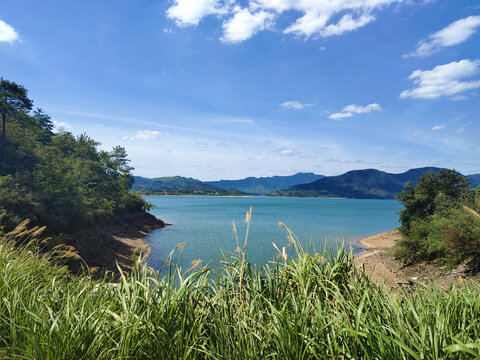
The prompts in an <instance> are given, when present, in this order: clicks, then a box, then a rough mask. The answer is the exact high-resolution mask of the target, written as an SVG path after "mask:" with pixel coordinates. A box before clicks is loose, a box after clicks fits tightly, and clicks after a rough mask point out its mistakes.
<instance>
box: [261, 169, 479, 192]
mask: <svg viewBox="0 0 480 360" xmlns="http://www.w3.org/2000/svg"><path fill="white" fill-rule="evenodd" d="M440 170H441V169H440V168H436V167H424V168H418V169H411V170H408V171H406V172H404V173H401V174H390V173H387V172H384V171H380V170H376V169H366V170H353V171H348V172H346V173H345V174H343V175H339V176H329V177H325V178H323V179H320V180H317V181H314V182H312V183H309V184H300V185H295V186H291V187H290V188H288V189H286V190H280V191H275V192H272V193H270V194H269V195H271V196H301V197H342V198H354V199H393V198H395V196H396V194H398V193H399V192H400V191H402V190H403V188H404V186H405V184H406V183H407V182H411V183H416V182H417V181H418V179H419V178H420V176H422V175H423V174H426V173H427V172H433V173H438V172H440ZM469 177H470V179H471V181H472V186H475V185H476V184H477V183H478V180H480V175H471V176H469Z"/></svg>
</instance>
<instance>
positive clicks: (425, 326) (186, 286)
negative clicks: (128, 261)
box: [0, 213, 480, 359]
mask: <svg viewBox="0 0 480 360" xmlns="http://www.w3.org/2000/svg"><path fill="white" fill-rule="evenodd" d="M250 214H251V213H250ZM287 235H288V238H289V242H290V243H291V244H292V246H293V247H294V248H295V250H296V254H297V255H296V257H294V258H292V259H289V260H287V258H286V255H285V251H283V250H282V251H280V250H278V251H279V254H280V256H279V257H278V260H277V261H276V262H273V263H271V264H269V265H266V266H264V267H262V268H260V269H255V268H252V267H251V266H250V264H249V262H248V261H247V259H246V258H245V246H244V247H243V248H242V249H240V251H238V252H236V253H234V255H233V256H232V257H231V258H229V259H226V260H225V262H224V264H223V267H222V268H221V270H220V273H213V272H212V271H211V270H209V269H206V268H199V267H198V266H196V267H193V268H191V269H189V271H188V272H182V271H181V270H180V269H178V268H176V267H175V265H173V261H174V253H172V254H171V256H170V262H168V263H166V265H165V266H166V267H167V268H166V269H164V270H167V271H163V272H152V271H150V270H149V268H148V267H147V266H146V265H144V264H142V261H141V259H139V261H137V266H136V267H135V268H134V271H133V272H132V274H130V275H128V276H126V275H125V276H122V277H121V279H120V281H119V282H118V283H109V282H108V281H107V279H104V280H103V281H93V280H91V279H90V278H89V277H88V276H75V277H73V276H71V275H70V274H69V273H68V272H67V271H66V270H65V268H63V267H60V266H57V265H54V264H52V262H53V259H52V258H51V257H50V256H48V255H42V254H41V253H39V252H38V251H37V250H36V247H35V245H32V244H31V243H32V241H28V242H30V244H29V245H24V246H20V247H19V246H15V245H14V241H12V236H10V237H7V238H4V239H2V240H0V358H2V359H3V358H6V359H10V358H21V359H460V358H461V359H469V358H479V357H480V296H479V295H480V287H479V286H478V285H477V284H468V283H466V284H465V289H463V290H460V289H459V288H457V287H456V286H455V285H453V286H452V288H451V290H450V291H443V290H442V289H440V288H439V287H437V286H436V285H434V284H426V285H419V287H418V290H417V291H415V292H412V293H402V292H400V291H388V290H387V289H386V288H384V287H378V286H376V285H375V284H373V283H372V282H370V281H369V279H368V278H367V277H366V276H365V274H364V272H363V271H359V270H357V269H356V267H355V265H354V263H353V259H354V257H353V254H352V253H351V252H347V251H345V250H344V248H339V249H338V251H336V252H324V253H322V254H316V255H315V256H313V255H310V254H308V253H306V252H304V251H303V250H302V249H301V247H300V245H299V244H298V242H297V241H296V239H295V237H294V236H292V234H291V233H290V232H288V233H287ZM16 236H17V237H18V234H17V235H16ZM34 243H35V242H34ZM177 251H178V250H177ZM331 254H335V255H331ZM193 265H198V262H197V263H195V264H193ZM162 274H163V275H162Z"/></svg>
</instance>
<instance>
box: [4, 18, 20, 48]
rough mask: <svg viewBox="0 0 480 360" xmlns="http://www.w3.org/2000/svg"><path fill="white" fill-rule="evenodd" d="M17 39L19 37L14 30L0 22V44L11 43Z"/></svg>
mask: <svg viewBox="0 0 480 360" xmlns="http://www.w3.org/2000/svg"><path fill="white" fill-rule="evenodd" d="M19 39H20V37H19V36H18V33H17V32H16V31H15V29H14V28H13V27H12V26H10V25H8V24H7V23H6V22H4V21H2V20H0V42H8V43H13V42H14V41H15V40H19Z"/></svg>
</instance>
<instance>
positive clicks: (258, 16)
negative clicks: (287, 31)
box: [220, 6, 275, 43]
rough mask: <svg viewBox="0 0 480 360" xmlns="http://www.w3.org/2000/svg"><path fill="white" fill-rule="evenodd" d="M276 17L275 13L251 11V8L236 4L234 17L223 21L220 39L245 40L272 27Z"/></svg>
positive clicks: (225, 40) (228, 41)
mask: <svg viewBox="0 0 480 360" xmlns="http://www.w3.org/2000/svg"><path fill="white" fill-rule="evenodd" d="M274 18H275V15H274V14H272V13H269V12H266V11H258V12H256V13H251V12H250V10H249V9H241V8H240V7H238V6H236V7H235V9H234V15H233V17H231V18H230V19H229V20H227V21H226V22H224V23H223V36H222V37H221V38H220V40H222V41H223V42H225V43H238V42H241V41H244V40H246V39H248V38H250V37H252V36H253V35H254V34H256V33H257V32H259V31H262V30H265V29H269V28H271V26H272V25H273V20H274Z"/></svg>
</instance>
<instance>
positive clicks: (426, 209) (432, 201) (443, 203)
mask: <svg viewBox="0 0 480 360" xmlns="http://www.w3.org/2000/svg"><path fill="white" fill-rule="evenodd" d="M469 188H470V181H469V180H468V178H466V177H464V176H463V175H461V174H459V173H458V172H456V171H455V170H449V169H445V170H441V171H440V173H438V174H435V173H427V174H425V175H423V176H422V177H420V179H419V180H418V183H417V184H416V185H415V186H413V185H412V184H411V183H408V184H407V185H406V186H405V189H404V190H403V191H402V192H401V193H399V194H398V195H397V199H398V200H400V201H401V202H402V203H403V205H404V209H403V210H402V211H400V223H401V226H400V231H401V232H402V233H403V234H404V235H407V236H408V235H409V234H410V228H411V224H412V223H413V222H415V221H417V220H426V219H427V218H428V217H429V216H431V215H433V214H435V213H443V212H445V211H449V210H450V209H452V208H459V207H461V205H462V204H463V203H464V201H465V200H466V198H467V196H468V195H469Z"/></svg>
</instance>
